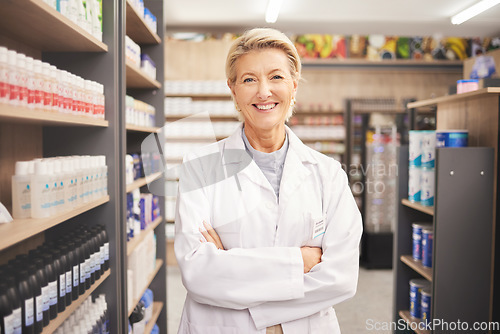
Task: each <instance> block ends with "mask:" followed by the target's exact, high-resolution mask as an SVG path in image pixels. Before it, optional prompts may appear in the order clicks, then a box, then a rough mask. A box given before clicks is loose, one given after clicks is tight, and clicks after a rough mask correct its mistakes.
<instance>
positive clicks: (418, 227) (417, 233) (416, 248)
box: [411, 223, 432, 261]
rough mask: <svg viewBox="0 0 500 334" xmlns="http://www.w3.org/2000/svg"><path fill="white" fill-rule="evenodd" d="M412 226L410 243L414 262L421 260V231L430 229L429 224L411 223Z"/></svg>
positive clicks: (430, 225)
mask: <svg viewBox="0 0 500 334" xmlns="http://www.w3.org/2000/svg"><path fill="white" fill-rule="evenodd" d="M411 226H412V241H413V252H412V256H413V259H414V260H420V261H421V260H422V230H423V229H425V228H430V227H432V224H429V223H413V224H411Z"/></svg>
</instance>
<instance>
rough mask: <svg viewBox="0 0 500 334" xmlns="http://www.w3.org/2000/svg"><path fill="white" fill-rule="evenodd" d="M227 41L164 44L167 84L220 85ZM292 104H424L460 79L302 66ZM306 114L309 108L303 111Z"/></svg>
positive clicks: (421, 70)
mask: <svg viewBox="0 0 500 334" xmlns="http://www.w3.org/2000/svg"><path fill="white" fill-rule="evenodd" d="M230 44H231V41H230V40H208V41H204V42H191V41H177V40H169V41H167V42H166V43H165V62H166V64H165V79H166V80H225V72H224V66H225V60H226V55H227V52H228V49H229V46H230ZM302 77H303V79H304V80H303V81H302V82H301V83H300V86H299V91H298V96H297V100H298V102H299V103H301V104H302V105H303V106H304V108H308V107H309V104H314V105H315V107H317V106H318V104H322V105H324V106H328V105H329V104H331V105H332V106H333V108H334V109H336V110H341V109H343V100H344V99H345V98H356V97H393V98H396V99H397V100H399V99H402V98H408V97H413V98H416V99H419V100H420V99H427V98H430V97H434V96H442V95H445V94H447V93H448V86H451V85H455V83H456V80H459V79H461V78H462V69H461V68H460V67H449V68H439V67H432V68H428V67H425V66H413V67H408V68H405V67H404V66H397V67H396V66H395V67H387V66H380V67H378V66H377V65H373V66H355V65H349V66H344V67H342V66H325V67H321V68H317V67H312V66H307V65H306V66H304V68H303V72H302ZM308 109H309V108H308Z"/></svg>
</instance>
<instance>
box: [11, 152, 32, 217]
mask: <svg viewBox="0 0 500 334" xmlns="http://www.w3.org/2000/svg"><path fill="white" fill-rule="evenodd" d="M30 184H31V175H30V173H29V162H28V161H18V162H16V174H15V175H13V176H12V216H13V218H14V219H26V218H30V217H31V185H30Z"/></svg>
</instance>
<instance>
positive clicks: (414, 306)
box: [410, 278, 431, 318]
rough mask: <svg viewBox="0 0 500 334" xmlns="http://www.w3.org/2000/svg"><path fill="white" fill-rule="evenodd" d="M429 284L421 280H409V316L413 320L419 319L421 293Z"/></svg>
mask: <svg viewBox="0 0 500 334" xmlns="http://www.w3.org/2000/svg"><path fill="white" fill-rule="evenodd" d="M430 286H431V283H430V282H429V281H428V280H426V279H423V278H415V279H412V280H410V315H411V316H412V317H414V318H421V317H422V313H421V308H420V301H421V298H422V297H421V293H422V289H425V288H428V287H430Z"/></svg>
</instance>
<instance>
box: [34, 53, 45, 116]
mask: <svg viewBox="0 0 500 334" xmlns="http://www.w3.org/2000/svg"><path fill="white" fill-rule="evenodd" d="M33 77H34V83H35V100H34V102H33V107H34V108H36V109H43V99H44V94H43V87H44V78H43V75H42V61H41V60H38V59H35V60H33Z"/></svg>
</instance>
